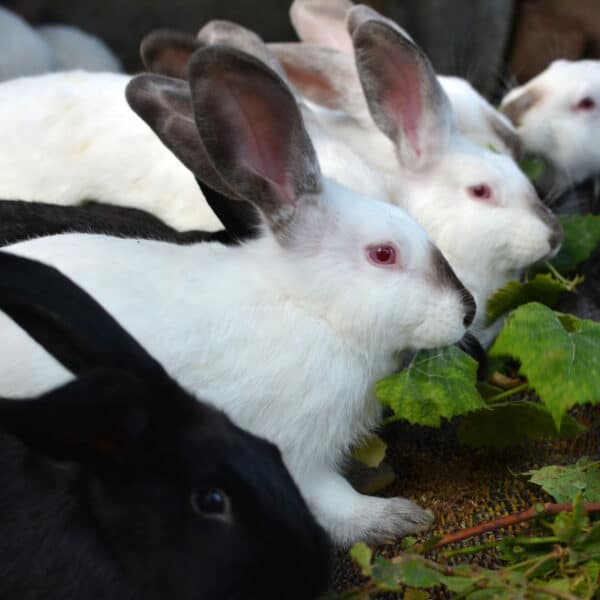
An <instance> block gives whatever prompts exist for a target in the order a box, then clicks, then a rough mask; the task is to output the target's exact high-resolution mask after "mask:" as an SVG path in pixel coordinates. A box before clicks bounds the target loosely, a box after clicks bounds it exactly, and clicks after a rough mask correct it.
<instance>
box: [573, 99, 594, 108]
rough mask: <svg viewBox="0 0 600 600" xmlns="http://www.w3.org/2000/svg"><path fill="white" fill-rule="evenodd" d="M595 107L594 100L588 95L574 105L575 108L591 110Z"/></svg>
mask: <svg viewBox="0 0 600 600" xmlns="http://www.w3.org/2000/svg"><path fill="white" fill-rule="evenodd" d="M595 107H596V102H595V101H594V99H593V98H590V96H586V97H585V98H582V99H581V100H580V101H579V102H578V103H577V104H576V106H575V109H576V110H592V109H593V108H595Z"/></svg>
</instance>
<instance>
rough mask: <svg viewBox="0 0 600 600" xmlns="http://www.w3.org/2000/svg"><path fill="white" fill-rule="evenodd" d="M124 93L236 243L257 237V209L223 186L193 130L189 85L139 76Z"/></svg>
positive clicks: (161, 78)
mask: <svg viewBox="0 0 600 600" xmlns="http://www.w3.org/2000/svg"><path fill="white" fill-rule="evenodd" d="M186 65H187V61H186ZM125 93H126V96H127V101H128V102H129V105H130V106H131V108H132V109H133V110H134V111H135V112H136V113H137V114H138V115H139V116H140V117H141V118H142V119H143V120H144V121H146V123H147V124H148V125H149V126H150V127H151V128H152V129H153V130H154V132H155V133H156V135H157V136H158V137H159V139H160V140H161V141H162V142H163V144H165V146H167V148H169V150H171V152H173V154H175V156H177V158H178V159H179V160H180V161H181V162H182V163H183V164H184V165H185V166H186V167H187V168H188V169H190V171H192V173H194V175H195V176H196V179H197V180H198V182H199V183H200V187H201V189H202V193H203V194H204V197H205V199H206V201H207V202H208V204H209V205H210V207H211V208H212V210H213V211H214V213H215V214H216V216H217V217H218V218H219V220H220V221H221V223H223V226H224V227H225V228H226V229H227V231H228V232H229V233H230V234H231V235H232V236H234V237H235V238H237V239H238V240H239V241H243V240H245V239H250V238H254V237H256V236H257V232H258V230H259V227H258V224H259V222H260V219H259V217H258V214H257V213H256V209H255V208H254V207H253V206H252V205H251V204H250V203H249V202H247V201H245V200H243V199H242V198H241V197H240V196H239V195H238V194H237V193H236V192H235V191H234V190H233V189H232V188H231V187H230V186H229V185H228V184H227V183H225V181H224V180H223V178H222V177H221V176H220V175H219V173H218V172H217V170H216V169H215V168H214V166H213V164H212V162H211V160H210V158H209V157H208V154H207V153H206V148H205V147H204V143H203V142H202V140H201V139H200V135H199V134H198V129H197V128H196V121H195V120H194V114H193V110H192V99H191V94H190V88H189V84H188V82H187V81H182V80H179V79H173V78H169V77H163V76H160V75H139V76H137V77H134V78H133V79H132V80H131V81H130V82H129V84H128V85H127V89H126V92H125Z"/></svg>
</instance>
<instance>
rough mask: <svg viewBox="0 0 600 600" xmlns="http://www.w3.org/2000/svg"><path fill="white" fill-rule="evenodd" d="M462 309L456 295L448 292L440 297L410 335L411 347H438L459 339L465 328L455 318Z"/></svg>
mask: <svg viewBox="0 0 600 600" xmlns="http://www.w3.org/2000/svg"><path fill="white" fill-rule="evenodd" d="M463 310H464V307H463V305H462V302H461V300H460V298H459V297H458V295H456V296H451V295H449V294H447V295H445V296H443V297H442V298H440V300H439V301H438V302H437V303H436V305H435V306H432V307H431V308H430V309H429V311H428V312H427V313H426V315H425V318H424V319H423V321H422V323H421V324H419V325H417V327H415V329H414V330H413V332H412V335H411V347H412V348H415V349H420V348H425V349H427V348H440V347H443V346H449V345H450V344H454V343H455V342H457V341H458V340H460V339H461V338H462V337H463V335H464V334H465V332H466V331H467V328H466V327H465V326H464V325H463V323H462V322H461V321H460V320H459V319H457V318H456V315H457V314H460V312H461V311H463Z"/></svg>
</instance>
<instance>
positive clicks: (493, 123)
mask: <svg viewBox="0 0 600 600" xmlns="http://www.w3.org/2000/svg"><path fill="white" fill-rule="evenodd" d="M486 119H487V121H488V123H489V124H490V127H491V128H492V130H493V131H494V133H495V134H496V135H497V136H498V137H499V138H500V139H501V140H502V141H503V142H504V144H505V146H506V147H507V148H508V150H509V152H510V154H511V156H512V157H513V158H514V159H515V160H517V161H518V160H521V159H522V158H523V142H522V141H521V138H520V137H519V134H518V133H517V132H516V130H515V129H514V128H513V127H512V126H511V125H510V123H506V122H505V121H504V120H503V118H502V116H501V115H499V114H498V113H497V112H496V111H495V110H490V111H488V112H487V113H486Z"/></svg>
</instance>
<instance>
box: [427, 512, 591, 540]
mask: <svg viewBox="0 0 600 600" xmlns="http://www.w3.org/2000/svg"><path fill="white" fill-rule="evenodd" d="M572 510H573V505H572V504H568V503H565V504H553V503H552V502H546V503H545V504H537V505H535V506H532V507H531V508H528V509H527V510H524V511H523V512H520V513H516V514H512V515H506V516H505V517H500V518H499V519H494V520H493V521H486V522H485V523H479V525H475V526H474V527H469V528H467V529H460V530H458V531H455V532H454V533H449V534H448V535H445V536H444V537H443V538H442V539H441V540H440V541H439V542H438V543H437V544H436V545H435V546H433V549H434V550H436V549H437V548H442V547H443V546H447V545H448V544H453V543H454V542H460V541H462V540H466V539H468V538H470V537H473V536H476V535H481V534H483V533H488V532H490V531H495V530H496V529H502V528H503V527H510V526H511V525H518V524H519V523H524V522H525V521H531V520H532V519H535V518H537V517H540V516H542V515H557V514H558V513H561V512H563V511H566V512H571V511H572ZM583 510H584V511H585V512H586V513H591V512H600V502H588V503H586V504H583Z"/></svg>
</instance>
